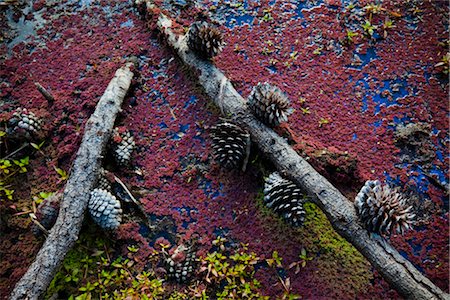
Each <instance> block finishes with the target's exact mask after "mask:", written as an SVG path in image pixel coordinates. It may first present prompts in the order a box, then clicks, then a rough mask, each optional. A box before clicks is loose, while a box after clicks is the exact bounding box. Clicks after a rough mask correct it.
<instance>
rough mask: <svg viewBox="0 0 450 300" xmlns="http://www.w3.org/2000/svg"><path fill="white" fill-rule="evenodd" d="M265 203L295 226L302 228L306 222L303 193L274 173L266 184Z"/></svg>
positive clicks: (290, 182)
mask: <svg viewBox="0 0 450 300" xmlns="http://www.w3.org/2000/svg"><path fill="white" fill-rule="evenodd" d="M264 202H265V203H266V205H267V207H269V208H271V209H273V211H274V212H275V213H277V214H279V215H280V216H281V217H282V218H283V219H285V220H286V221H287V222H289V223H290V224H291V225H293V226H296V227H298V226H301V225H302V224H303V222H304V221H305V215H306V213H305V210H304V209H303V204H302V202H303V193H302V191H301V190H300V189H299V188H298V187H297V185H295V183H293V182H292V181H290V180H288V179H284V178H282V177H281V176H280V174H278V173H277V172H273V173H272V174H270V175H269V177H268V178H267V179H266V182H265V184H264Z"/></svg>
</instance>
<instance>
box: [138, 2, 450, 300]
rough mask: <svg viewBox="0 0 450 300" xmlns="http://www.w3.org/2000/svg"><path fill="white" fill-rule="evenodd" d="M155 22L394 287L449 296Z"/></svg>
mask: <svg viewBox="0 0 450 300" xmlns="http://www.w3.org/2000/svg"><path fill="white" fill-rule="evenodd" d="M144 1H145V0H144ZM144 3H145V2H143V1H142V0H137V4H138V5H139V4H140V5H146V9H147V11H148V12H149V13H152V11H153V9H154V8H155V7H154V5H153V4H152V3H151V2H146V3H145V4H144ZM155 12H157V9H155ZM157 26H158V29H159V30H160V31H161V32H162V33H163V34H164V36H165V38H166V40H167V42H168V44H169V45H170V46H171V47H172V48H173V49H174V50H175V51H176V52H177V54H178V56H179V57H180V59H181V60H182V61H183V62H184V63H185V64H186V65H187V66H189V67H191V68H192V69H194V70H195V71H196V72H197V73H198V74H199V77H198V81H199V83H200V84H201V85H202V86H203V88H204V90H205V92H206V94H207V95H208V96H209V97H210V98H211V99H212V100H213V101H214V102H215V104H216V105H217V106H218V107H219V108H220V110H221V112H222V114H223V115H224V116H227V117H228V116H230V117H231V119H232V120H233V121H234V122H236V123H237V124H239V125H241V126H242V127H243V128H245V129H246V130H248V132H250V135H251V139H252V141H253V142H254V143H255V144H257V145H258V148H259V150H260V151H261V152H262V153H264V155H266V156H267V157H268V158H269V159H270V160H271V161H272V162H273V163H274V165H275V166H276V167H277V169H278V171H279V172H280V173H281V174H282V175H283V176H285V177H287V178H289V179H290V180H292V181H293V182H295V183H297V184H298V185H299V186H300V187H301V188H302V189H303V190H304V191H305V192H307V193H308V194H309V195H310V196H311V197H312V201H313V202H314V203H316V204H317V205H318V206H319V207H320V208H321V209H322V211H323V212H324V213H325V214H326V216H327V218H328V219H329V220H330V222H331V225H332V226H333V228H334V229H335V230H336V232H337V233H338V234H340V235H341V236H342V237H343V238H345V239H346V240H347V241H349V242H350V243H351V244H352V245H353V246H354V247H355V248H356V249H358V250H359V251H360V252H361V253H362V254H363V255H364V256H365V257H366V259H367V260H368V261H369V262H370V263H371V264H372V265H373V266H374V267H375V268H376V269H377V270H378V271H379V272H380V274H381V275H382V276H383V277H384V279H385V280H386V281H387V282H389V284H390V285H391V286H392V287H393V288H394V289H396V290H397V291H398V292H399V293H400V294H401V295H402V296H403V297H405V298H407V299H450V295H449V294H446V293H444V292H443V291H442V290H441V289H439V288H438V287H437V286H435V285H434V284H433V283H432V282H431V281H430V280H429V279H428V278H426V277H425V276H424V275H423V274H422V273H420V272H419V271H418V270H417V269H416V268H415V267H414V266H413V265H412V264H411V263H410V262H409V261H408V260H406V259H405V258H404V257H402V256H401V255H400V254H399V253H398V251H397V250H395V249H394V248H393V247H392V246H391V245H390V244H388V243H387V242H386V241H385V240H384V239H383V238H380V237H378V238H377V237H374V236H371V235H369V233H368V232H367V231H366V230H365V229H364V228H363V227H362V224H361V223H360V222H359V220H358V217H357V215H356V211H355V208H354V206H353V202H352V201H350V200H348V199H347V198H346V197H345V196H344V195H342V194H341V193H340V192H339V191H338V190H337V189H336V188H335V187H334V186H333V185H332V184H331V183H330V182H328V181H327V180H326V179H325V178H324V177H323V176H321V175H320V174H319V173H318V172H317V171H316V170H315V169H314V168H313V167H312V166H311V165H310V164H309V163H308V162H307V161H306V160H304V159H303V158H302V157H300V156H299V155H298V153H297V152H295V151H294V150H293V149H292V148H291V147H290V146H289V145H288V144H287V143H286V141H284V140H283V139H282V138H281V137H280V136H279V135H278V134H276V133H275V132H274V131H273V130H272V129H270V128H268V127H266V126H265V125H264V124H262V123H261V122H260V121H258V120H257V119H256V118H255V117H254V116H253V115H252V113H251V112H250V110H249V109H248V107H247V105H246V102H245V100H244V99H243V98H242V97H241V96H240V95H239V93H238V92H237V91H236V90H235V89H234V87H233V85H232V84H231V82H230V81H229V80H228V78H227V77H226V76H225V75H224V74H223V73H222V72H221V71H220V70H219V69H217V68H216V67H215V66H214V65H213V64H212V63H211V62H209V61H205V60H201V59H199V58H198V57H196V56H195V54H193V53H192V52H191V51H190V50H189V49H188V48H187V45H186V41H185V38H184V36H178V35H176V34H175V33H174V32H173V31H172V29H171V27H172V21H171V20H170V19H169V18H167V17H166V16H165V15H164V14H159V17H158V22H157Z"/></svg>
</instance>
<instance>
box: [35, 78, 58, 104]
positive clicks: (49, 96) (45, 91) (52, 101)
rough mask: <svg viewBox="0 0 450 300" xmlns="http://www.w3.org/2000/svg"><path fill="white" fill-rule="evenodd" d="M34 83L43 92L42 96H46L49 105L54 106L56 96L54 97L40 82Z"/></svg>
mask: <svg viewBox="0 0 450 300" xmlns="http://www.w3.org/2000/svg"><path fill="white" fill-rule="evenodd" d="M34 85H35V86H36V88H37V89H38V91H39V92H40V93H41V94H42V96H44V98H45V99H47V102H48V106H49V107H50V106H52V105H53V103H55V97H53V95H52V94H50V92H49V91H47V90H46V89H45V87H43V86H42V85H41V84H40V83H39V82H35V83H34Z"/></svg>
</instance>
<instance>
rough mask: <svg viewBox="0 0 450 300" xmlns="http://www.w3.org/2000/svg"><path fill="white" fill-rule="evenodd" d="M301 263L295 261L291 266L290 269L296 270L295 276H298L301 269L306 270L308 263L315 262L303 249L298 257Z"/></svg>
mask: <svg viewBox="0 0 450 300" xmlns="http://www.w3.org/2000/svg"><path fill="white" fill-rule="evenodd" d="M298 258H299V259H300V260H299V261H295V262H293V263H291V264H290V265H289V267H288V268H289V269H292V268H295V274H298V273H299V272H300V267H302V268H304V267H306V263H307V262H308V261H310V260H313V257H308V255H307V253H306V249H305V248H302V249H301V250H300V254H299V255H298Z"/></svg>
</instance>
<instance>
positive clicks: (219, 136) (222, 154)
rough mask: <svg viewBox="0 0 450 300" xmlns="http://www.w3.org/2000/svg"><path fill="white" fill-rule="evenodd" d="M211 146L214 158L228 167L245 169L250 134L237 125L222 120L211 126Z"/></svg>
mask: <svg viewBox="0 0 450 300" xmlns="http://www.w3.org/2000/svg"><path fill="white" fill-rule="evenodd" d="M211 136H212V147H213V149H214V154H215V158H216V160H218V161H219V163H220V164H221V165H222V166H224V167H225V168H228V169H234V168H239V167H240V166H242V169H243V170H245V165H246V160H247V158H248V152H249V149H250V135H249V134H248V133H247V132H246V131H245V130H243V129H241V128H240V127H239V126H236V125H234V124H232V123H228V122H223V123H220V124H217V125H216V126H214V127H212V128H211Z"/></svg>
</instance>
